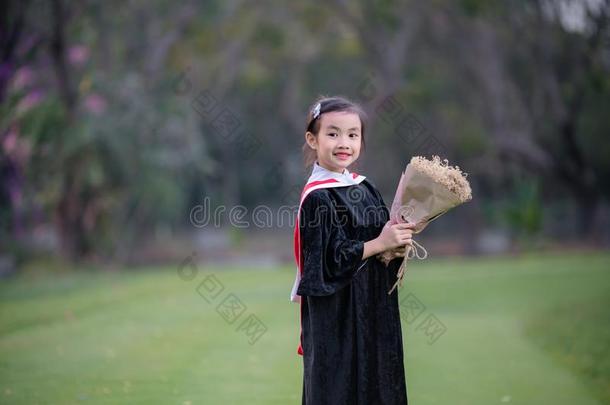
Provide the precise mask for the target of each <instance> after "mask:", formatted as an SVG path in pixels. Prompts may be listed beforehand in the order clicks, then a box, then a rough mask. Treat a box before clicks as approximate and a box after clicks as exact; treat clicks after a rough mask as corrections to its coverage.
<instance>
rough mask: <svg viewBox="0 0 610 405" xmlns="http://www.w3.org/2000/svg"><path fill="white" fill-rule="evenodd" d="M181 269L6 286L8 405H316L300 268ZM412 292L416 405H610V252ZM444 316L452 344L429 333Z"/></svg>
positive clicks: (469, 265) (2, 295) (434, 281)
mask: <svg viewBox="0 0 610 405" xmlns="http://www.w3.org/2000/svg"><path fill="white" fill-rule="evenodd" d="M177 267H178V266H177V265H176V267H175V268H166V269H161V270H155V271H148V272H144V271H135V272H126V273H92V272H81V273H77V274H63V275H47V276H22V277H20V278H18V279H12V280H4V281H2V282H1V284H0V384H1V385H0V389H1V390H0V403H7V404H12V403H23V404H36V403H38V404H56V403H58V404H76V403H89V404H92V403H104V404H112V403H117V404H119V403H120V404H139V403H141V404H223V405H225V404H245V403H248V404H297V403H300V401H301V389H302V358H301V357H300V356H297V354H296V347H297V343H298V333H299V325H298V322H299V317H298V316H299V315H298V308H299V306H298V305H297V304H294V303H290V302H289V301H288V297H289V293H290V289H291V287H292V282H293V281H294V273H293V272H294V269H293V268H292V267H290V266H289V267H285V268H280V269H270V270H267V271H263V270H249V271H248V270H246V269H229V268H222V269H221V268H204V267H199V269H198V273H197V274H195V277H194V278H193V279H192V280H189V281H187V280H183V279H181V278H180V277H179V276H178V273H177V271H176V270H177ZM212 274H213V275H215V277H216V280H217V281H219V282H220V283H221V284H222V286H223V287H224V289H223V290H222V291H219V292H218V295H217V296H216V297H215V298H212V297H211V296H210V297H208V298H209V299H210V301H211V302H210V303H208V302H207V301H206V300H205V299H204V298H203V297H202V296H201V295H200V294H199V292H198V291H197V289H198V287H199V286H200V284H201V282H202V281H203V280H204V279H205V278H206V277H208V276H210V275H212ZM211 280H212V279H208V280H207V281H208V283H207V284H205V285H206V286H207V287H209V289H210V290H212V291H216V290H213V288H212V287H213V284H211V283H210V281H211ZM201 291H203V290H201ZM231 294H234V296H235V297H238V298H239V300H240V301H241V304H242V305H243V307H238V308H241V309H242V310H243V313H241V315H240V316H239V318H237V319H236V320H235V321H234V322H233V323H231V324H229V323H228V322H227V321H225V319H224V318H223V316H221V314H220V313H219V312H217V311H216V305H218V304H219V303H220V302H221V301H222V300H223V299H224V298H226V297H231ZM399 294H400V297H401V299H405V297H407V296H408V295H409V294H412V295H410V296H409V297H411V298H413V297H415V298H416V299H417V300H419V302H420V303H421V304H422V305H423V307H422V308H421V315H419V316H418V317H417V318H415V319H414V320H411V319H410V318H408V317H405V320H404V321H403V332H404V337H403V340H404V346H405V366H406V372H407V389H408V394H409V399H410V401H411V402H410V403H412V404H415V405H424V404H468V405H476V404H495V403H497V404H557V405H559V404H579V405H586V404H604V403H610V353H609V346H610V317H609V309H610V254H586V255H585V254H582V255H574V254H571V255H544V256H523V257H518V258H502V259H498V258H494V259H446V260H429V261H427V262H417V263H412V264H411V266H410V269H409V271H408V274H407V278H406V280H405V283H404V285H403V287H402V289H401V290H400V292H399ZM406 313H407V310H406V309H405V312H404V314H406ZM251 314H252V315H255V316H256V317H257V318H258V319H260V321H261V322H262V323H263V324H264V326H265V327H266V329H267V330H266V332H265V333H264V334H262V336H260V338H259V339H258V340H256V341H255V342H254V343H253V344H251V343H252V341H251V339H254V338H256V335H253V336H249V335H248V334H247V333H245V332H244V331H243V330H241V331H240V330H238V329H239V326H240V324H241V322H242V321H243V320H244V319H246V318H247V317H248V316H249V315H251ZM430 315H431V316H434V317H435V319H436V320H437V321H438V322H440V323H442V325H443V327H444V328H445V332H444V333H443V334H441V335H427V334H426V333H425V330H422V329H421V326H420V324H421V321H422V320H424V319H425V318H426V317H428V316H430ZM407 321H408V322H407ZM435 337H436V340H435V341H434V342H433V343H430V341H431V340H432V339H434V338H435Z"/></svg>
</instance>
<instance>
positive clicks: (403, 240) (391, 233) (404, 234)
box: [362, 221, 415, 260]
mask: <svg viewBox="0 0 610 405" xmlns="http://www.w3.org/2000/svg"><path fill="white" fill-rule="evenodd" d="M414 226H415V225H414V224H404V223H400V224H394V225H390V221H388V222H387V223H386V224H385V226H384V227H383V229H382V230H381V233H380V234H379V236H378V237H376V238H375V239H371V240H370V241H368V242H364V250H363V253H362V260H364V259H366V258H367V257H369V256H374V255H376V254H377V253H381V252H383V251H384V250H387V249H393V248H395V247H398V246H405V245H410V244H411V240H412V239H411V238H412V233H413V228H414Z"/></svg>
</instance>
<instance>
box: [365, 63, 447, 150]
mask: <svg viewBox="0 0 610 405" xmlns="http://www.w3.org/2000/svg"><path fill="white" fill-rule="evenodd" d="M377 81H378V79H377V77H376V76H375V74H369V75H367V76H366V77H364V78H363V79H362V80H361V81H360V82H358V84H357V86H356V92H357V94H358V97H359V98H360V99H362V100H363V101H364V102H366V103H371V102H373V100H375V98H377V97H378V94H379V89H378V87H379V86H378V84H376V82H377ZM373 111H375V113H376V114H377V115H378V116H379V117H380V118H381V119H382V120H383V121H385V122H386V123H387V124H389V125H392V129H393V131H394V133H395V134H396V135H398V136H399V137H400V138H402V139H403V140H404V141H406V143H407V144H408V145H409V146H410V147H411V148H412V150H411V151H412V153H413V155H423V156H430V155H442V156H446V155H447V152H448V149H447V147H446V146H445V145H444V144H443V143H442V142H441V141H440V140H439V139H438V138H437V137H435V136H434V135H433V134H432V133H431V132H430V131H429V130H428V129H427V128H426V127H425V126H424V125H423V124H422V122H421V121H420V120H418V119H417V117H415V115H413V114H412V113H410V112H408V111H407V109H406V108H405V107H404V106H403V105H402V104H401V103H400V102H399V101H398V99H397V98H396V97H395V96H394V95H390V96H387V97H385V98H383V99H382V100H381V101H380V102H378V103H376V104H375V105H373Z"/></svg>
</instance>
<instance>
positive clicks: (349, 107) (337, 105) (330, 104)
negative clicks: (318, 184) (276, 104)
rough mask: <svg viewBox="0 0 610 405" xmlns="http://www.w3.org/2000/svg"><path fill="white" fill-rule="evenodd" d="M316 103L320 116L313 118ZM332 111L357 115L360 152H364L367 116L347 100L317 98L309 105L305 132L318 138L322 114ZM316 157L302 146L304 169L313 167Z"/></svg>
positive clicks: (306, 147) (312, 151) (343, 98)
mask: <svg viewBox="0 0 610 405" xmlns="http://www.w3.org/2000/svg"><path fill="white" fill-rule="evenodd" d="M318 103H320V114H318V116H317V117H316V118H313V112H314V111H313V110H314V108H315V106H316V105H317V104H318ZM334 111H343V112H351V113H354V114H358V117H360V126H361V139H362V140H361V142H362V145H361V148H362V150H364V147H365V142H364V139H365V137H364V132H365V131H364V128H365V126H366V121H367V115H366V113H365V112H364V109H362V107H360V106H359V105H358V104H356V103H354V102H352V101H350V100H348V99H347V98H345V97H341V96H334V97H324V96H322V97H318V99H317V100H316V101H315V102H314V103H313V104H312V105H311V107H310V108H309V112H308V113H307V122H306V124H307V125H306V127H307V132H311V133H312V134H314V135H315V136H318V132H320V121H321V119H322V114H324V113H329V112H334ZM317 156H318V155H317V153H316V151H315V150H313V149H311V148H310V147H309V145H308V144H307V142H305V144H304V145H303V160H304V162H305V167H309V166H311V165H313V164H314V162H315V161H316V159H317Z"/></svg>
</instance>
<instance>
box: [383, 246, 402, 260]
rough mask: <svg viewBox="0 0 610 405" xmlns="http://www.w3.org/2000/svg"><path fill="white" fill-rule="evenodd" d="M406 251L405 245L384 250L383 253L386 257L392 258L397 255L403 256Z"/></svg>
mask: <svg viewBox="0 0 610 405" xmlns="http://www.w3.org/2000/svg"><path fill="white" fill-rule="evenodd" d="M406 251H407V247H406V246H398V247H395V248H393V249H389V250H386V251H385V252H384V254H386V253H387V255H386V257H387V258H388V259H390V260H394V259H396V258H398V257H405V253H406Z"/></svg>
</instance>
